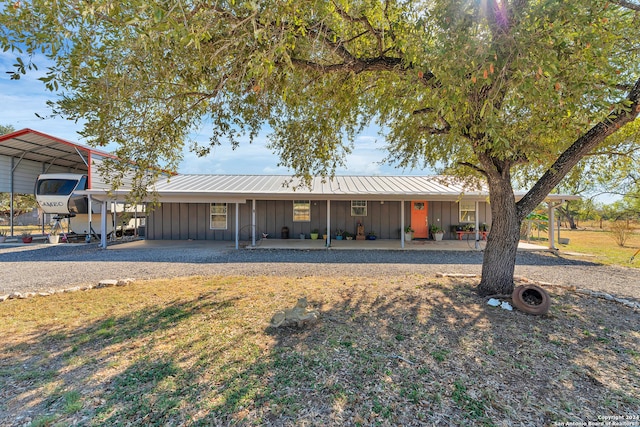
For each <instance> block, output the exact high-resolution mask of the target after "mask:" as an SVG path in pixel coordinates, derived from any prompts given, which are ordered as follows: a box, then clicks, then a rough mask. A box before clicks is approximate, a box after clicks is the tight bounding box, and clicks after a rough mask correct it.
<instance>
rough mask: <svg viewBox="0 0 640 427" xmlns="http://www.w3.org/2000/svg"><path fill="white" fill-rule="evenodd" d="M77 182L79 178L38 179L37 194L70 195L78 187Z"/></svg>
mask: <svg viewBox="0 0 640 427" xmlns="http://www.w3.org/2000/svg"><path fill="white" fill-rule="evenodd" d="M77 184H78V180H75V179H43V180H40V181H38V188H37V190H36V194H38V195H41V196H68V195H69V194H71V192H72V191H73V190H74V189H75V188H76V185H77ZM83 190H84V188H83Z"/></svg>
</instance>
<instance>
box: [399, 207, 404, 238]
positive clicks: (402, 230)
mask: <svg viewBox="0 0 640 427" xmlns="http://www.w3.org/2000/svg"><path fill="white" fill-rule="evenodd" d="M400 247H401V248H402V249H404V200H401V201H400Z"/></svg>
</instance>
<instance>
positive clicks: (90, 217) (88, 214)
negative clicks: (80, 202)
mask: <svg viewBox="0 0 640 427" xmlns="http://www.w3.org/2000/svg"><path fill="white" fill-rule="evenodd" d="M92 203H93V199H92V198H91V194H89V195H88V196H87V211H88V212H87V222H88V224H87V227H89V228H88V230H89V234H88V236H89V238H88V239H87V238H86V236H85V239H84V240H85V242H87V243H89V242H90V241H91V232H92V231H93V228H92V225H91V222H92V221H93V212H91V211H92V210H93V209H92V207H91V205H92Z"/></svg>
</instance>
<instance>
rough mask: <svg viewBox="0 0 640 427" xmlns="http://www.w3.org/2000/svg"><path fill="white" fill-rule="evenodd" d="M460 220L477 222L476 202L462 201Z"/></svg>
mask: <svg viewBox="0 0 640 427" xmlns="http://www.w3.org/2000/svg"><path fill="white" fill-rule="evenodd" d="M460 222H473V223H475V222H476V202H460Z"/></svg>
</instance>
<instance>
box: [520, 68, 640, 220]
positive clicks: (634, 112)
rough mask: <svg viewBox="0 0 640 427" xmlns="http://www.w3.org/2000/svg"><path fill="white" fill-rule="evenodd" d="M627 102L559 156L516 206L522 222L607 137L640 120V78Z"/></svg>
mask: <svg viewBox="0 0 640 427" xmlns="http://www.w3.org/2000/svg"><path fill="white" fill-rule="evenodd" d="M626 101H628V102H630V106H629V108H628V109H626V110H621V111H619V112H616V111H612V112H611V113H610V114H609V115H608V116H607V117H606V118H605V119H604V120H602V121H601V122H600V123H598V124H596V125H595V126H593V127H592V128H591V129H589V131H587V133H585V134H584V135H582V136H581V137H580V138H578V139H577V140H576V141H575V142H574V143H573V144H571V146H570V147H569V148H567V149H566V150H565V151H564V152H563V153H562V154H561V155H560V156H559V157H558V159H557V160H556V161H555V163H554V164H553V165H552V166H551V167H550V168H549V169H548V170H547V171H546V172H545V173H544V175H542V177H541V178H540V179H539V180H538V182H536V184H535V185H534V186H533V188H531V190H530V191H529V192H528V193H527V194H525V196H524V197H523V198H522V199H520V201H519V202H518V203H517V205H518V216H519V218H520V219H521V220H522V219H523V218H524V217H525V216H526V215H527V214H528V213H529V212H531V211H532V210H533V209H534V208H535V207H536V206H537V205H538V204H539V203H540V202H542V201H543V200H544V198H545V197H546V195H547V194H549V193H550V192H551V190H553V188H554V187H555V186H556V185H558V184H559V183H560V181H562V179H563V178H564V177H565V176H566V175H567V173H569V171H570V170H571V169H572V168H573V167H574V166H575V165H576V164H577V163H578V162H579V161H580V160H581V159H582V158H583V157H585V156H586V155H587V154H589V153H590V152H591V151H593V150H594V149H595V148H596V147H597V146H598V144H600V143H601V142H602V141H604V140H605V139H606V138H607V137H608V136H610V135H612V134H614V133H615V132H617V131H618V130H619V129H620V128H622V127H623V126H624V125H626V124H628V123H631V122H633V121H634V120H635V119H636V118H637V117H638V115H639V114H640V79H638V80H637V81H636V83H635V85H634V86H633V89H632V90H631V91H630V92H629V95H628V96H627V98H626Z"/></svg>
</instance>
